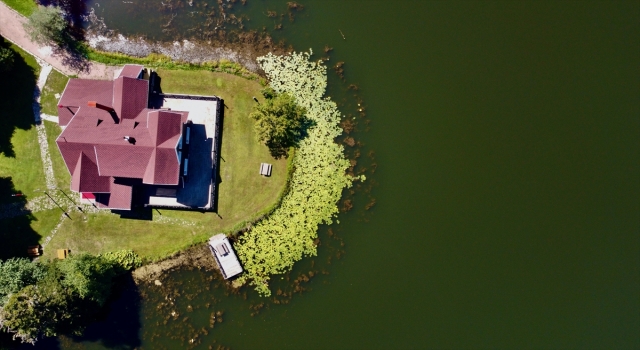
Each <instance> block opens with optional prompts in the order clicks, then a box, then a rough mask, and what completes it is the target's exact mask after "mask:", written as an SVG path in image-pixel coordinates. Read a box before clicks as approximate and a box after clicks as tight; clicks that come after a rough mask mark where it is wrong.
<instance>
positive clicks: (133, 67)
mask: <svg viewBox="0 0 640 350" xmlns="http://www.w3.org/2000/svg"><path fill="white" fill-rule="evenodd" d="M143 68H144V67H143V66H141V65H138V64H127V65H125V66H124V67H122V70H121V71H120V74H118V78H120V77H129V78H137V77H138V76H140V72H142V69H143Z"/></svg>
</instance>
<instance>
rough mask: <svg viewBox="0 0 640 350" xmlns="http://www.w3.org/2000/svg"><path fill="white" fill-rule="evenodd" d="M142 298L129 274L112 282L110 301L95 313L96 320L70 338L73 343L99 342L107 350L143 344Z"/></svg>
mask: <svg viewBox="0 0 640 350" xmlns="http://www.w3.org/2000/svg"><path fill="white" fill-rule="evenodd" d="M141 305H142V298H141V296H140V291H139V290H138V287H137V286H136V284H135V282H134V281H133V277H132V276H131V274H130V273H128V274H126V275H123V276H120V277H118V278H117V280H116V281H115V283H114V290H113V291H112V295H111V298H110V301H109V302H108V303H107V305H105V307H104V308H102V311H101V312H100V313H99V314H98V315H97V316H98V320H97V321H96V322H94V323H92V324H91V325H90V326H89V327H87V329H86V330H85V331H84V333H83V335H82V336H79V337H73V338H72V340H73V341H74V342H85V341H88V342H93V343H95V342H100V343H102V345H103V346H104V347H107V348H110V349H134V348H137V347H140V346H141V345H142V340H141V338H140V329H141V327H142V324H141V322H140V316H141V315H140V310H141Z"/></svg>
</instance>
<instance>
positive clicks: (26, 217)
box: [0, 177, 42, 260]
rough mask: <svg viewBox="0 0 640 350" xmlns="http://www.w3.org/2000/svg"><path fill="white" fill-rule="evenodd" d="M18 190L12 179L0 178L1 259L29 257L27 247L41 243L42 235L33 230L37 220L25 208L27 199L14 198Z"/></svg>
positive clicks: (22, 197)
mask: <svg viewBox="0 0 640 350" xmlns="http://www.w3.org/2000/svg"><path fill="white" fill-rule="evenodd" d="M18 193H20V191H18V190H16V189H15V187H14V185H13V181H12V180H11V177H0V227H2V230H0V242H2V244H0V259H3V260H4V259H8V258H12V257H27V247H28V246H30V245H36V244H38V242H39V241H40V238H42V236H40V234H38V233H37V232H36V231H34V230H33V228H31V222H32V221H34V220H36V218H35V217H34V216H33V215H32V214H31V212H30V211H29V210H27V209H26V208H25V205H26V204H27V198H26V197H24V196H13V195H15V194H18Z"/></svg>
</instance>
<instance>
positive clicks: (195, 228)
mask: <svg viewBox="0 0 640 350" xmlns="http://www.w3.org/2000/svg"><path fill="white" fill-rule="evenodd" d="M158 74H159V76H160V77H161V79H162V84H161V87H162V90H163V92H165V93H169V92H172V93H191V94H200V95H217V96H220V97H222V98H223V99H224V101H225V105H226V106H227V107H228V108H226V109H225V116H224V123H223V132H222V149H221V156H222V158H223V159H224V160H221V162H220V163H221V164H220V174H221V183H220V185H219V201H218V213H217V214H216V213H200V212H194V211H179V210H163V209H161V210H159V211H156V210H154V211H153V218H152V220H151V221H144V220H131V219H121V218H120V217H119V216H118V215H115V214H112V213H110V212H102V213H98V214H83V213H79V212H75V213H72V214H71V219H65V220H64V222H63V224H62V226H61V227H60V230H59V231H58V233H57V234H56V235H55V237H54V238H53V239H52V241H51V242H50V243H49V248H50V249H47V251H46V252H45V257H53V256H54V252H55V249H59V248H69V249H71V250H72V251H75V252H80V251H83V252H90V253H101V252H105V251H111V250H117V249H133V250H134V251H136V252H137V253H138V254H140V255H141V256H143V257H146V258H148V259H151V260H157V259H160V258H163V257H166V256H168V255H170V254H172V253H175V252H177V251H179V250H181V249H183V248H186V247H188V246H190V245H192V244H194V243H198V242H203V241H205V240H206V239H208V238H209V237H210V236H211V235H213V234H216V233H220V232H233V231H235V230H237V229H239V228H241V227H243V226H245V225H246V224H247V223H249V222H252V221H254V220H255V219H257V218H258V217H259V216H260V215H262V214H264V213H265V212H266V211H268V210H270V209H271V208H272V207H273V206H274V205H275V204H276V202H277V200H278V199H279V197H280V195H281V193H282V191H283V190H284V189H285V186H286V181H287V160H285V159H280V160H274V159H273V158H272V157H271V156H270V155H269V151H268V149H267V147H266V146H264V145H261V144H259V143H258V142H257V141H256V140H255V137H254V134H253V121H252V120H251V119H249V117H248V115H249V113H250V111H251V107H252V106H253V104H254V103H255V102H254V101H253V96H261V94H260V89H261V88H262V87H261V86H260V84H258V83H257V82H255V81H251V80H248V79H244V78H241V77H238V76H235V75H231V74H226V73H213V72H208V71H184V70H180V71H173V70H158ZM45 125H46V124H45ZM50 129H51V127H50V126H48V125H47V134H48V138H50V143H51V141H52V140H53V139H54V138H55V136H56V135H52V134H49V131H50ZM55 132H59V130H58V129H56V131H55ZM50 147H51V146H50ZM54 151H56V152H57V148H52V156H53V153H54ZM59 161H60V162H61V161H62V160H61V159H60V160H59ZM56 162H57V161H56V160H55V157H54V159H53V163H54V171H55V173H56V177H58V176H60V175H59V174H61V172H60V171H59V170H58V168H59V167H64V165H63V164H62V163H59V164H58V165H56ZM261 162H269V163H271V164H273V173H272V176H271V177H269V178H265V177H261V176H260V175H258V169H259V166H260V163H261ZM65 176H66V179H65V180H64V181H66V183H65V184H64V185H65V186H64V187H63V186H60V184H61V181H60V179H58V184H59V186H60V187H61V188H69V184H68V181H69V180H68V178H69V176H68V172H66V173H65Z"/></svg>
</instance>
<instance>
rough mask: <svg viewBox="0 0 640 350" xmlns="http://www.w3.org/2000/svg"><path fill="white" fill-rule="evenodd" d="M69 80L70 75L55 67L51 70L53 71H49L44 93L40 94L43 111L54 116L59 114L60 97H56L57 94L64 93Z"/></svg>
mask: <svg viewBox="0 0 640 350" xmlns="http://www.w3.org/2000/svg"><path fill="white" fill-rule="evenodd" d="M68 81H69V77H67V76H66V75H64V74H62V73H60V72H58V71H57V70H55V69H52V70H51V73H49V76H48V77H47V83H46V84H45V85H44V88H43V89H42V95H41V96H40V105H41V106H42V112H43V113H45V114H49V115H53V116H56V115H58V99H57V98H56V94H62V91H64V88H65V87H66V86H67V82H68Z"/></svg>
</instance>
